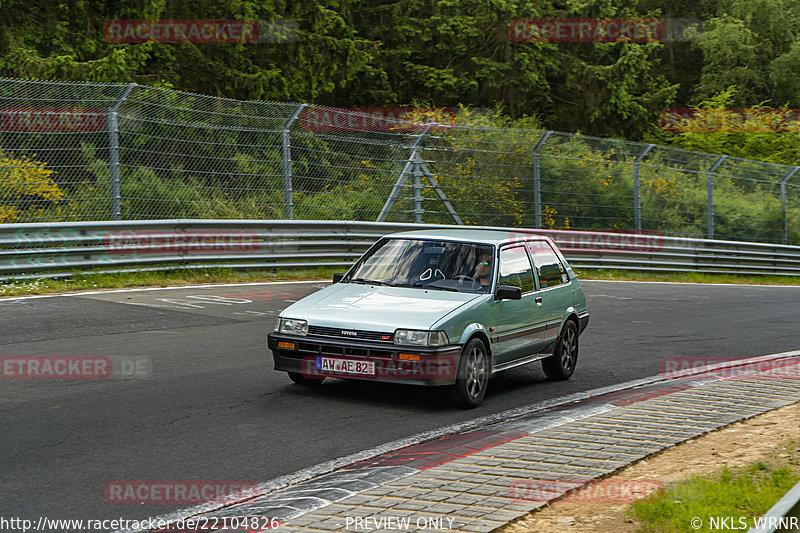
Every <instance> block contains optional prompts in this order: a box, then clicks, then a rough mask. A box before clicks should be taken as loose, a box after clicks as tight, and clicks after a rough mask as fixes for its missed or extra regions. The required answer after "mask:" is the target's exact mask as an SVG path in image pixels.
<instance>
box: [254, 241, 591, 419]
mask: <svg viewBox="0 0 800 533" xmlns="http://www.w3.org/2000/svg"><path fill="white" fill-rule="evenodd" d="M588 321H589V313H588V312H587V310H586V298H585V297H584V294H583V289H582V288H581V285H580V283H579V281H578V279H577V277H576V276H575V273H574V272H573V270H572V268H571V267H570V266H569V264H568V263H567V261H566V260H565V259H564V256H563V255H562V254H561V252H560V251H559V250H558V248H557V247H556V246H555V244H554V243H553V241H552V240H551V239H550V238H548V237H545V236H540V235H536V234H533V233H524V232H511V231H495V230H470V229H440V230H424V231H411V232H404V233H395V234H392V235H387V236H385V237H383V238H381V239H380V240H379V241H378V242H377V243H375V244H374V245H373V246H372V247H371V248H370V249H369V250H367V252H366V253H365V254H364V255H363V256H362V257H361V258H360V259H359V260H358V261H357V262H356V263H355V264H354V265H353V267H352V268H351V269H350V270H349V271H348V272H347V273H346V274H337V275H335V276H334V283H333V285H330V286H329V287H326V288H324V289H322V290H320V291H318V292H316V293H314V294H311V295H309V296H306V297H305V298H303V299H302V300H300V301H298V302H296V303H294V304H292V305H290V306H289V307H287V308H286V309H285V310H284V311H283V312H282V313H280V316H279V318H278V322H277V324H276V326H275V331H274V332H272V333H270V334H269V335H268V336H267V345H268V346H269V348H270V350H272V355H273V358H274V360H275V369H276V370H279V371H285V372H288V373H289V377H290V378H291V379H292V380H293V381H294V382H295V383H299V384H302V385H319V384H321V383H322V381H323V380H324V379H326V378H328V377H331V378H343V379H362V380H370V381H385V382H393V383H406V384H416V385H433V386H442V387H447V390H448V393H449V395H450V397H451V398H452V400H453V402H454V403H455V404H456V405H458V406H460V407H464V408H472V407H477V406H478V405H480V403H481V401H482V400H483V397H484V394H485V393H486V387H487V384H488V380H489V378H490V377H491V376H493V375H494V374H496V373H497V372H500V371H503V370H508V369H509V368H513V367H516V366H519V365H524V364H528V363H531V362H534V361H539V360H541V363H542V368H543V370H544V373H545V374H546V375H547V376H548V377H549V378H550V379H555V380H564V379H568V378H569V377H570V376H571V375H572V373H573V372H574V370H575V365H576V363H577V360H578V337H579V335H580V334H581V333H582V332H583V330H584V328H586V325H587V323H588Z"/></svg>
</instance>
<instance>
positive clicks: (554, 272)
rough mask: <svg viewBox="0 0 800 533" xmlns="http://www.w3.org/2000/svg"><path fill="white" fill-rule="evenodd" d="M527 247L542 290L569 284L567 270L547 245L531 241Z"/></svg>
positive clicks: (542, 242)
mask: <svg viewBox="0 0 800 533" xmlns="http://www.w3.org/2000/svg"><path fill="white" fill-rule="evenodd" d="M527 247H528V251H530V253H531V257H533V266H534V267H535V268H536V274H537V275H538V276H539V285H541V287H542V288H543V289H546V288H548V287H555V286H556V285H561V284H563V283H568V282H569V276H568V275H567V269H566V268H565V267H564V264H563V263H562V262H561V260H560V259H559V258H558V256H557V255H556V252H555V250H553V247H552V246H550V244H549V243H547V242H544V241H533V242H529V243H528V244H527Z"/></svg>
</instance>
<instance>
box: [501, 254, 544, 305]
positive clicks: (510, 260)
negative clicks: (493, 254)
mask: <svg viewBox="0 0 800 533" xmlns="http://www.w3.org/2000/svg"><path fill="white" fill-rule="evenodd" d="M500 285H511V286H512V287H519V288H520V289H522V292H523V294H524V293H526V292H530V291H533V290H535V289H536V285H535V284H534V282H533V271H532V270H531V262H530V260H529V259H528V254H527V253H525V248H524V247H522V246H514V247H513V248H504V249H503V250H500Z"/></svg>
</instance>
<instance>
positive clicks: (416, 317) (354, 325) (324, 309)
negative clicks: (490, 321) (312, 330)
mask: <svg viewBox="0 0 800 533" xmlns="http://www.w3.org/2000/svg"><path fill="white" fill-rule="evenodd" d="M480 296H485V295H482V294H474V293H463V292H449V291H440V290H435V289H421V288H411V287H388V286H380V285H366V284H356V283H336V284H334V285H331V286H329V287H326V288H324V289H322V290H320V291H317V292H316V293H314V294H311V295H309V296H306V297H305V298H303V299H302V300H300V301H299V302H296V303H294V304H292V305H290V306H289V307H287V308H286V309H285V310H284V311H283V312H282V313H281V315H280V316H282V317H288V318H299V319H304V320H307V321H308V323H309V325H313V326H325V327H336V328H347V329H359V330H365V331H386V332H390V331H394V330H395V329H397V328H403V329H422V330H427V329H430V328H431V327H432V326H433V325H434V324H435V323H436V322H438V321H439V320H441V319H442V318H443V317H444V316H446V315H447V314H449V313H451V312H453V311H454V310H456V309H458V308H459V307H461V306H462V305H464V304H466V303H467V302H470V301H472V300H474V299H475V298H478V297H480Z"/></svg>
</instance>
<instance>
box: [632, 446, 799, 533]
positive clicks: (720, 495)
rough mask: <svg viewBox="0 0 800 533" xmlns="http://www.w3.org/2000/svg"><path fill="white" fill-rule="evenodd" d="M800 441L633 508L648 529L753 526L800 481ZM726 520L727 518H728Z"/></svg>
mask: <svg viewBox="0 0 800 533" xmlns="http://www.w3.org/2000/svg"><path fill="white" fill-rule="evenodd" d="M798 444H800V441H792V442H791V443H790V444H789V445H788V446H787V447H786V448H785V449H784V450H783V452H784V453H779V454H776V455H775V456H773V457H771V458H769V459H767V460H765V461H759V462H756V463H753V464H750V465H748V466H745V467H741V468H736V469H731V468H728V467H727V466H723V467H722V468H721V469H720V470H719V471H718V472H717V473H716V474H714V475H712V476H694V477H692V478H690V479H687V480H684V481H680V482H678V483H675V484H673V485H671V486H669V487H666V488H665V489H664V490H662V491H660V492H659V493H657V494H656V495H654V496H652V497H650V498H647V499H644V500H640V501H638V502H636V503H634V504H632V505H631V506H630V507H629V508H628V511H627V512H628V515H629V516H631V517H633V518H635V519H636V520H637V521H638V524H639V529H638V531H641V532H643V533H651V532H667V531H668V532H675V533H682V532H690V531H691V532H695V531H715V530H719V529H741V530H745V531H746V530H748V529H749V528H750V527H753V526H754V525H755V520H756V519H757V518H759V517H761V516H763V515H764V513H766V512H767V511H769V509H770V508H771V507H772V506H773V505H775V503H777V502H778V500H780V499H781V498H782V497H783V496H784V495H785V494H786V493H787V492H788V491H789V490H790V489H791V488H792V487H793V486H794V485H795V484H796V483H797V482H798V481H800V449H799V446H798ZM723 519H725V521H724V522H723V521H722V520H723Z"/></svg>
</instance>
